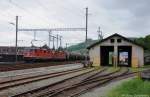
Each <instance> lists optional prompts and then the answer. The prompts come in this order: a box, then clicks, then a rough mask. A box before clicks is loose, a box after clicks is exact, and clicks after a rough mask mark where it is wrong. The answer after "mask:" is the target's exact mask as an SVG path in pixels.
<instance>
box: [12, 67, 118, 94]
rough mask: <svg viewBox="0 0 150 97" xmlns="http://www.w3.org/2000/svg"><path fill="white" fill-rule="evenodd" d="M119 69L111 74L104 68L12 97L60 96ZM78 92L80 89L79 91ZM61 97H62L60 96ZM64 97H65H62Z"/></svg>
mask: <svg viewBox="0 0 150 97" xmlns="http://www.w3.org/2000/svg"><path fill="white" fill-rule="evenodd" d="M120 70H121V69H116V70H115V71H112V72H110V73H109V72H108V71H107V69H106V68H104V69H102V70H100V71H95V72H91V73H88V74H85V75H82V76H78V77H75V78H74V79H69V80H66V81H65V82H62V83H58V84H56V85H52V86H49V87H47V88H46V89H39V90H37V91H34V92H33V91H32V92H28V93H26V94H23V95H17V96H14V97H53V96H54V97H55V96H56V95H58V94H60V93H61V92H63V91H65V90H67V91H68V89H69V90H70V88H73V87H75V86H78V85H82V84H83V83H85V82H87V81H88V80H89V78H91V77H92V78H93V79H97V77H98V76H99V77H100V76H101V77H102V76H108V75H111V74H115V73H117V72H119V71H120ZM79 90H80V89H79ZM60 97H61V96H60ZM62 97H63V96H62ZM64 97H66V96H64Z"/></svg>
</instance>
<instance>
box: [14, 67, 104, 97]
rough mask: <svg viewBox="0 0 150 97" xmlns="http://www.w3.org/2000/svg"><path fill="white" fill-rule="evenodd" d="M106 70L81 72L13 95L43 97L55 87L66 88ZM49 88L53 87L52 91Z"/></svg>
mask: <svg viewBox="0 0 150 97" xmlns="http://www.w3.org/2000/svg"><path fill="white" fill-rule="evenodd" d="M106 70H107V68H102V69H99V70H93V71H90V72H87V73H83V74H80V75H78V76H73V77H71V78H68V79H65V80H62V81H60V82H58V83H55V84H50V85H48V86H46V87H42V88H39V89H35V90H33V91H29V92H25V93H22V94H19V95H15V96H13V97H40V96H41V97H43V95H44V94H45V93H49V92H51V91H53V90H54V89H55V90H57V89H60V88H64V87H66V86H68V84H69V85H72V84H75V83H79V82H80V81H82V80H84V79H86V78H87V77H89V76H93V75H96V74H98V73H102V72H104V71H106ZM49 89H51V91H50V90H49Z"/></svg>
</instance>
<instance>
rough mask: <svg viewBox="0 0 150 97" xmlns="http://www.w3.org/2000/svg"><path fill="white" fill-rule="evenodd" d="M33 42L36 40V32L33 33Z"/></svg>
mask: <svg viewBox="0 0 150 97" xmlns="http://www.w3.org/2000/svg"><path fill="white" fill-rule="evenodd" d="M34 40H36V31H34Z"/></svg>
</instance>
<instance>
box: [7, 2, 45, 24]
mask: <svg viewBox="0 0 150 97" xmlns="http://www.w3.org/2000/svg"><path fill="white" fill-rule="evenodd" d="M10 3H11V4H12V5H14V6H15V7H18V8H20V9H21V10H24V11H25V12H26V13H28V14H29V15H30V14H32V15H30V16H32V17H36V18H37V19H39V18H40V19H42V21H43V22H45V23H48V22H47V21H46V20H44V19H43V17H41V16H39V15H34V14H33V13H32V12H30V11H28V10H27V9H25V8H24V7H21V6H20V5H18V4H16V3H14V2H12V1H11V2H10ZM44 18H45V17H44Z"/></svg>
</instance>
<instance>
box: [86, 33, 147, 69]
mask: <svg viewBox="0 0 150 97" xmlns="http://www.w3.org/2000/svg"><path fill="white" fill-rule="evenodd" d="M87 49H88V50H89V56H90V61H92V62H93V66H107V65H108V66H113V65H114V66H131V67H142V66H143V65H144V48H143V47H142V46H141V45H139V44H137V43H135V42H134V41H132V40H130V39H128V38H126V37H123V36H121V35H119V34H113V35H111V36H109V37H107V38H105V39H103V40H100V41H98V42H96V43H94V44H92V45H90V46H89V47H88V48H87Z"/></svg>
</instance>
